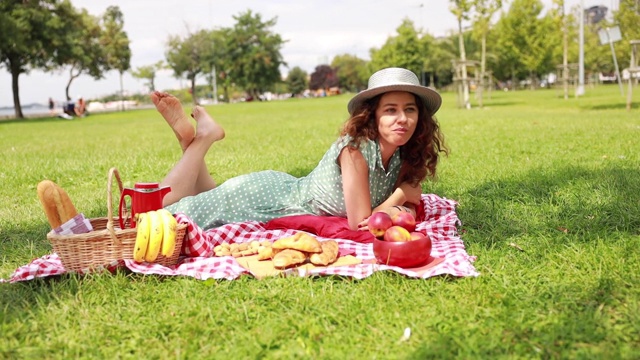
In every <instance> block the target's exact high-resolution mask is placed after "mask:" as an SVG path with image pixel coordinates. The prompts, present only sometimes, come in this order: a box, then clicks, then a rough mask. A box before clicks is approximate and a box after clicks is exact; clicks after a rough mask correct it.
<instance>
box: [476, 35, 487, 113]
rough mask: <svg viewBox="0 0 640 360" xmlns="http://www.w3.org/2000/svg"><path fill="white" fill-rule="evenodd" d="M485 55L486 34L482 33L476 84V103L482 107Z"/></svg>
mask: <svg viewBox="0 0 640 360" xmlns="http://www.w3.org/2000/svg"><path fill="white" fill-rule="evenodd" d="M486 56H487V34H486V33H485V34H482V55H481V59H480V84H478V105H479V106H480V108H481V109H482V92H483V90H484V77H485V75H484V72H485V65H486Z"/></svg>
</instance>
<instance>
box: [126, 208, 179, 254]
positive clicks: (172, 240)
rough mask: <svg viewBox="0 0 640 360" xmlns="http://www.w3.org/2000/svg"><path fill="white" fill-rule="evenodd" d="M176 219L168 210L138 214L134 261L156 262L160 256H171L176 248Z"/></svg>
mask: <svg viewBox="0 0 640 360" xmlns="http://www.w3.org/2000/svg"><path fill="white" fill-rule="evenodd" d="M177 226H178V223H177V221H176V218H174V217H173V215H172V214H171V213H170V212H169V210H166V209H160V210H155V211H149V212H146V213H142V214H136V228H137V232H136V244H135V246H134V247H133V260H135V261H136V262H143V261H146V262H154V261H155V260H156V259H157V258H158V254H162V255H163V256H171V254H173V250H174V248H175V246H176V228H177Z"/></svg>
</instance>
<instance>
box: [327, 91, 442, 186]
mask: <svg viewBox="0 0 640 360" xmlns="http://www.w3.org/2000/svg"><path fill="white" fill-rule="evenodd" d="M381 97H382V94H381V95H378V96H375V97H373V98H371V99H369V100H367V101H365V102H363V103H362V105H361V106H360V107H359V108H357V109H355V111H354V112H353V115H351V117H350V118H349V119H347V121H346V122H345V123H344V126H343V127H342V130H341V132H340V135H341V136H345V135H349V136H351V138H353V140H354V141H353V143H352V144H351V145H349V146H351V147H353V148H354V149H357V148H358V147H359V146H360V144H361V143H362V141H365V140H376V139H378V137H379V136H380V134H379V133H378V124H377V122H376V109H377V107H378V103H379V102H380V98H381ZM414 97H415V99H416V105H417V106H418V109H420V110H419V113H418V123H417V125H416V130H415V131H414V133H413V135H412V136H411V139H409V141H408V142H407V143H406V144H404V145H403V146H401V147H400V159H402V165H401V167H400V174H399V175H398V179H397V180H396V186H399V185H400V184H402V183H405V182H406V183H410V184H412V185H414V186H417V185H419V184H420V183H421V182H422V181H423V180H424V179H426V178H427V177H430V178H435V176H436V166H437V165H438V157H439V153H441V152H443V153H445V155H448V154H449V149H448V148H447V147H446V145H445V143H444V135H443V134H442V132H440V126H439V125H438V121H437V120H436V119H435V118H434V117H433V116H432V115H429V113H430V112H429V111H428V110H427V108H426V107H425V105H424V102H423V101H422V99H421V98H420V97H419V96H415V95H414Z"/></svg>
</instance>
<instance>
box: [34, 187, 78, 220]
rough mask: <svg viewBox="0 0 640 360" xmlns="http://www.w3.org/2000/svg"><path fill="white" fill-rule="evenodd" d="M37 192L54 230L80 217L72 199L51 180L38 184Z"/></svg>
mask: <svg viewBox="0 0 640 360" xmlns="http://www.w3.org/2000/svg"><path fill="white" fill-rule="evenodd" d="M37 190H38V198H39V199H40V203H41V204H42V208H43V209H44V213H45V214H46V215H47V220H48V221H49V225H51V228H52V229H55V228H58V227H60V225H62V224H64V223H66V222H67V221H69V220H71V219H73V218H74V217H75V216H76V215H78V211H77V210H76V207H75V206H74V205H73V203H72V202H71V198H69V195H68V194H67V192H66V191H64V189H62V188H61V187H60V186H59V185H58V184H56V183H54V182H53V181H51V180H43V181H41V182H40V183H38V188H37Z"/></svg>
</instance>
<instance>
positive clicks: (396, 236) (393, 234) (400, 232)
mask: <svg viewBox="0 0 640 360" xmlns="http://www.w3.org/2000/svg"><path fill="white" fill-rule="evenodd" d="M384 241H395V242H406V241H411V234H410V233H409V232H408V231H407V229H405V228H403V227H402V226H398V225H394V226H392V227H390V228H388V229H387V231H385V232H384Z"/></svg>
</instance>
